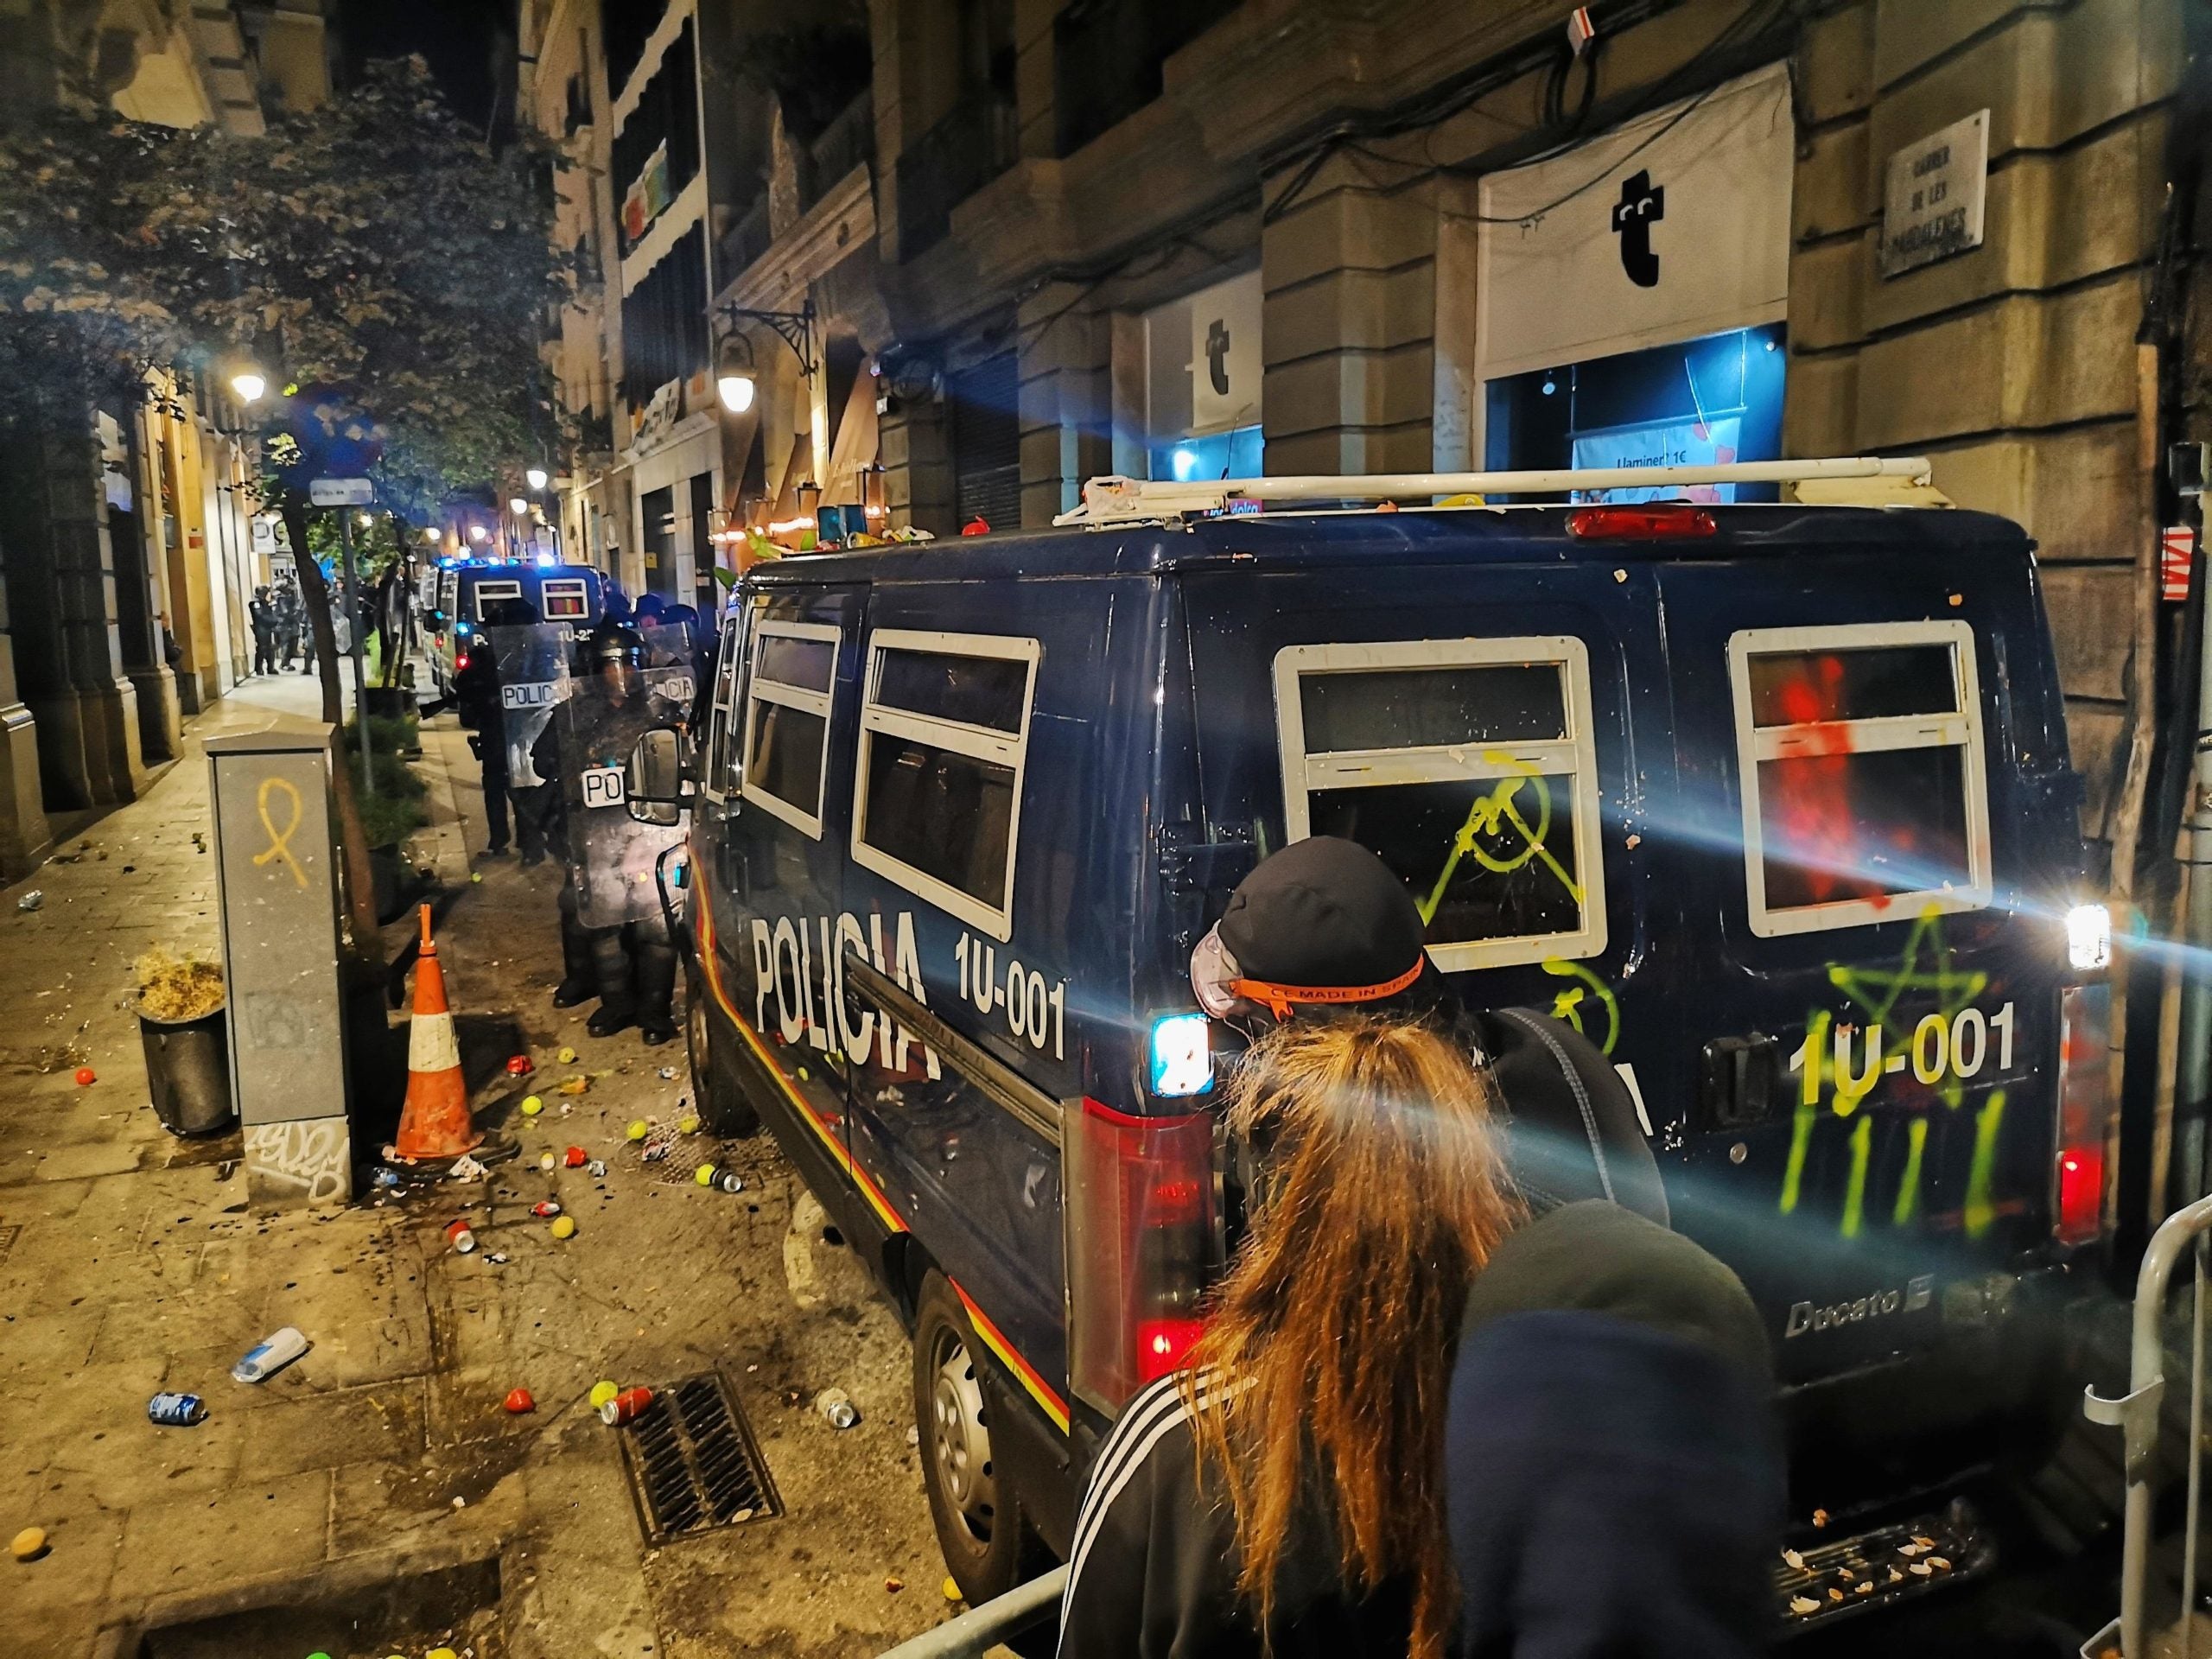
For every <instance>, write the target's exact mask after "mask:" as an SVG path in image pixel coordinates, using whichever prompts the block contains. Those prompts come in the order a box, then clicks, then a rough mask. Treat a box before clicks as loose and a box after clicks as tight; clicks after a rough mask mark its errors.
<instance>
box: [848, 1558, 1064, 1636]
mask: <svg viewBox="0 0 2212 1659" xmlns="http://www.w3.org/2000/svg"><path fill="white" fill-rule="evenodd" d="M1067 1587H1068V1570H1067V1568H1065V1567H1054V1568H1053V1569H1052V1571H1051V1572H1049V1573H1046V1574H1045V1576H1044V1577H1043V1578H1041V1579H1032V1580H1029V1581H1028V1582H1027V1584H1017V1585H1016V1586H1014V1588H1013V1589H1011V1590H1009V1591H1007V1592H1006V1594H1004V1595H1002V1596H995V1597H993V1598H992V1599H990V1600H988V1601H987V1602H985V1603H984V1604H983V1605H982V1606H980V1607H971V1608H969V1610H968V1611H966V1612H964V1613H963V1614H961V1615H960V1617H959V1618H949V1619H947V1620H945V1622H944V1624H940V1625H938V1627H937V1628H936V1629H934V1630H924V1631H923V1632H922V1633H921V1634H920V1635H919V1636H918V1637H914V1638H913V1639H912V1641H910V1642H901V1643H899V1645H898V1646H897V1647H895V1648H893V1649H891V1651H890V1652H888V1653H887V1654H884V1655H883V1656H881V1659H975V1656H976V1655H978V1654H980V1653H982V1651H983V1650H984V1649H986V1648H988V1647H991V1646H994V1645H995V1644H996V1643H1000V1642H1003V1641H1004V1640H1006V1638H1007V1637H1009V1636H1013V1635H1014V1634H1016V1633H1017V1632H1019V1631H1021V1630H1027V1629H1028V1628H1029V1627H1030V1626H1031V1625H1033V1624H1038V1623H1039V1622H1040V1618H1042V1616H1044V1615H1045V1613H1046V1609H1047V1608H1050V1607H1052V1606H1053V1605H1056V1604H1057V1603H1058V1601H1059V1599H1060V1597H1061V1595H1062V1593H1063V1592H1065V1590H1066V1589H1067Z"/></svg>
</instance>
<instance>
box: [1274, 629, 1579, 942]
mask: <svg viewBox="0 0 2212 1659" xmlns="http://www.w3.org/2000/svg"><path fill="white" fill-rule="evenodd" d="M1275 718H1276V722H1277V727H1278V730H1279V733H1280V735H1281V743H1282V775H1283V811H1284V817H1285V822H1286V827H1287V834H1288V836H1289V838H1290V839H1291V840H1293V841H1300V840H1303V839H1304V838H1305V837H1306V836H1344V838H1345V839H1347V840H1350V841H1356V842H1359V843H1360V844H1361V845H1362V846H1363V847H1366V848H1369V849H1371V850H1373V851H1374V852H1375V853H1376V854H1377V855H1380V856H1381V858H1382V860H1383V862H1384V863H1386V864H1388V865H1389V867H1390V868H1391V869H1393V870H1394V871H1395V872H1396V873H1397V874H1398V876H1399V878H1400V879H1401V880H1403V881H1404V882H1405V883H1406V885H1407V887H1409V888H1410V889H1412V892H1413V895H1414V901H1415V902H1416V903H1418V904H1419V905H1420V906H1421V915H1422V917H1423V918H1425V919H1426V920H1427V923H1428V934H1427V938H1428V951H1429V955H1430V956H1431V957H1433V958H1434V959H1435V962H1436V965H1437V966H1438V967H1440V968H1441V969H1445V970H1446V971H1447V972H1452V971H1457V970H1459V969H1466V968H1495V967H1502V966H1505V965H1508V964H1510V963H1529V962H1540V961H1542V960H1545V959H1546V958H1548V957H1567V958H1569V959H1572V958H1574V957H1594V956H1596V955H1598V954H1599V953H1600V952H1601V951H1603V950H1605V880H1604V871H1603V868H1602V866H1601V863H1600V857H1599V836H1598V823H1599V806H1598V762H1597V754H1596V750H1595V747H1594V746H1593V744H1592V729H1591V728H1592V721H1591V705H1590V666H1589V657H1588V653H1587V652H1586V651H1585V650H1584V648H1583V645H1582V642H1581V641H1580V639H1574V638H1573V637H1572V636H1569V635H1548V636H1541V637H1528V638H1520V639H1418V640H1395V641H1390V642H1388V643H1382V644H1373V645H1292V646H1289V647H1288V648H1287V649H1285V650H1284V651H1282V652H1279V653H1278V654H1277V656H1276V658H1275Z"/></svg>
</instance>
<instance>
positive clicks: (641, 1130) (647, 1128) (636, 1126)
mask: <svg viewBox="0 0 2212 1659" xmlns="http://www.w3.org/2000/svg"><path fill="white" fill-rule="evenodd" d="M652 1132H653V1131H652V1125H651V1124H650V1123H648V1122H645V1119H644V1118H642V1117H633V1118H632V1119H631V1120H630V1128H629V1135H630V1138H631V1139H632V1141H642V1140H644V1139H645V1137H646V1136H647V1135H651V1134H652Z"/></svg>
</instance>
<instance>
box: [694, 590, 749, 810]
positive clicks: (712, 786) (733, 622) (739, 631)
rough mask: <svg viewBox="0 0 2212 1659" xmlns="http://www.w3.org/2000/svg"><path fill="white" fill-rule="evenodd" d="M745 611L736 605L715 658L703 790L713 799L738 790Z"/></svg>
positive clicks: (723, 626)
mask: <svg viewBox="0 0 2212 1659" xmlns="http://www.w3.org/2000/svg"><path fill="white" fill-rule="evenodd" d="M745 614H746V613H745V611H744V609H743V607H739V606H733V607H731V609H730V613H729V616H728V619H727V620H724V622H723V623H722V640H721V651H720V652H719V653H718V655H717V656H716V658H715V683H714V688H713V695H712V696H711V697H710V699H709V704H708V715H707V754H706V767H705V770H704V772H703V774H702V777H701V779H700V785H699V788H700V792H701V793H702V794H703V795H705V796H706V798H708V799H709V800H710V801H723V800H727V799H728V798H729V797H730V796H731V795H732V794H734V792H736V790H737V788H738V781H739V779H738V774H737V772H736V769H735V767H734V765H733V761H734V756H735V750H734V747H733V745H732V744H731V742H730V734H731V728H732V725H733V723H734V721H735V719H736V704H737V679H738V673H739V671H740V669H741V666H742V664H741V662H740V660H739V659H740V658H741V657H743V655H744V654H745V653H744V638H745V635H744V628H745Z"/></svg>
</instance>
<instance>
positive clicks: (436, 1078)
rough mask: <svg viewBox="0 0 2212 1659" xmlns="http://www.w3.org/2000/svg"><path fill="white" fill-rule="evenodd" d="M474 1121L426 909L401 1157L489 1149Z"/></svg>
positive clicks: (455, 1154)
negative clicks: (481, 1147)
mask: <svg viewBox="0 0 2212 1659" xmlns="http://www.w3.org/2000/svg"><path fill="white" fill-rule="evenodd" d="M483 1141H484V1137H483V1136H482V1135H479V1134H478V1133H477V1132H476V1126H475V1124H474V1122H472V1121H471V1120H470V1118H469V1116H468V1084H467V1083H465V1082H464V1081H462V1078H461V1045H460V1043H459V1042H458V1041H456V1040H455V1039H454V1031H453V1013H452V1011H451V1010H450V1009H449V1008H448V1007H446V976H445V969H442V968H441V967H439V966H438V947H437V946H436V945H435V944H433V943H432V942H431V939H430V907H429V906H428V905H425V906H423V949H422V954H421V955H420V956H419V957H417V958H416V964H415V1017H414V1018H413V1019H412V1020H410V1021H409V1022H408V1027H407V1107H406V1109H405V1110H404V1111H403V1112H402V1113H401V1114H400V1116H399V1140H398V1141H397V1143H396V1145H395V1147H394V1151H395V1152H396V1153H397V1155H398V1156H399V1157H401V1158H404V1159H406V1160H409V1161H410V1162H421V1163H427V1162H429V1161H432V1160H443V1159H448V1158H458V1157H460V1156H461V1154H463V1153H466V1152H473V1151H474V1150H475V1149H476V1148H477V1147H479V1146H480V1145H482V1144H483Z"/></svg>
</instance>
